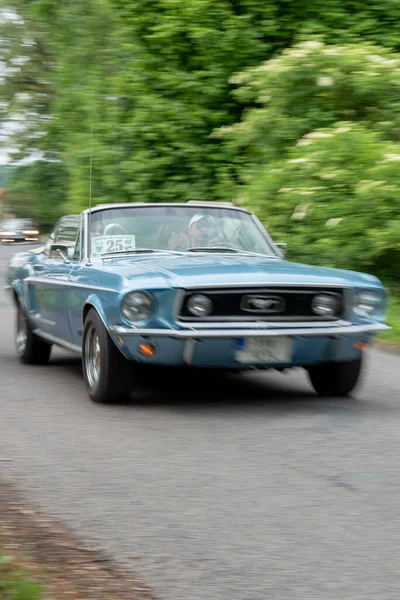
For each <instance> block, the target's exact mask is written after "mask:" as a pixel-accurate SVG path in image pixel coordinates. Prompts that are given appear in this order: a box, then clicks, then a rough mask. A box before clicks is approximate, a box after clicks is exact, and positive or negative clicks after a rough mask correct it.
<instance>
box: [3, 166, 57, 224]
mask: <svg viewBox="0 0 400 600" xmlns="http://www.w3.org/2000/svg"><path fill="white" fill-rule="evenodd" d="M10 189H11V190H12V191H11V192H10V193H9V194H8V195H7V210H8V211H9V212H10V213H13V214H15V215H16V216H18V217H34V218H36V219H37V220H38V221H39V223H40V225H41V226H42V227H43V228H45V229H47V228H51V227H52V226H53V225H54V223H55V221H56V220H57V219H58V218H59V217H60V216H61V215H62V214H64V212H65V211H66V202H67V196H66V173H65V169H64V166H63V165H62V164H61V163H54V162H47V161H36V162H34V163H31V164H29V165H23V166H19V167H14V168H13V169H12V171H11V173H10Z"/></svg>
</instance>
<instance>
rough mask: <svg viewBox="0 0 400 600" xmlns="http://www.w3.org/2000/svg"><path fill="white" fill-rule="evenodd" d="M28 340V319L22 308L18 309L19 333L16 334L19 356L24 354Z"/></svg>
mask: <svg viewBox="0 0 400 600" xmlns="http://www.w3.org/2000/svg"><path fill="white" fill-rule="evenodd" d="M27 339H28V319H27V318H26V316H25V315H24V313H23V312H22V310H21V308H19V309H18V316H17V333H16V338H15V342H16V346H17V352H18V354H22V353H23V352H24V350H25V348H26V342H27Z"/></svg>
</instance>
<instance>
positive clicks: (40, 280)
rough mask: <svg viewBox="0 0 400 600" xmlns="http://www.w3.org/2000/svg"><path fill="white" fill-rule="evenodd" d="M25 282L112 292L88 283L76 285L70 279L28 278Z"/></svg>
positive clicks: (109, 289)
mask: <svg viewBox="0 0 400 600" xmlns="http://www.w3.org/2000/svg"><path fill="white" fill-rule="evenodd" d="M24 281H26V282H27V283H50V284H51V285H65V286H68V287H75V288H82V289H86V290H99V291H101V292H112V291H114V290H112V289H111V288H106V287H102V286H100V285H87V284H86V283H76V282H75V281H69V280H68V279H54V278H50V277H35V276H33V277H27V278H26V279H25V280H24Z"/></svg>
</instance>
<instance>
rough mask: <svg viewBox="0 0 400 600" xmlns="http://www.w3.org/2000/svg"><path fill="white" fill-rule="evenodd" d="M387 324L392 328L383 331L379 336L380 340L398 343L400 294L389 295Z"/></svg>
mask: <svg viewBox="0 0 400 600" xmlns="http://www.w3.org/2000/svg"><path fill="white" fill-rule="evenodd" d="M387 324H388V325H390V326H391V327H392V328H393V329H391V330H390V331H385V332H384V333H382V334H381V335H380V336H379V340H380V341H381V342H385V343H388V344H400V295H399V294H398V293H397V294H396V295H393V294H392V295H391V299H390V304H389V311H388V316H387Z"/></svg>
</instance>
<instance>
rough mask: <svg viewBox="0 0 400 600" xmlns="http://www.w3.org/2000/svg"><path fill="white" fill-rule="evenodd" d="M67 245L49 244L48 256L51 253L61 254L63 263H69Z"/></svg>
mask: <svg viewBox="0 0 400 600" xmlns="http://www.w3.org/2000/svg"><path fill="white" fill-rule="evenodd" d="M69 250H70V248H69V246H67V244H51V245H50V256H51V255H52V254H57V255H58V256H61V258H62V259H63V261H64V262H65V263H69V262H70V260H69V258H68V256H69Z"/></svg>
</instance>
